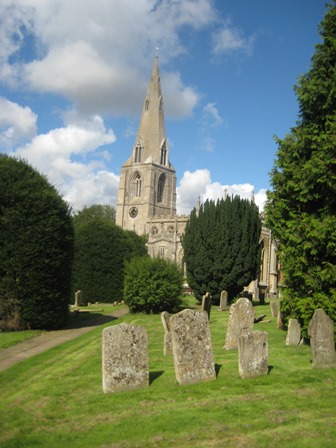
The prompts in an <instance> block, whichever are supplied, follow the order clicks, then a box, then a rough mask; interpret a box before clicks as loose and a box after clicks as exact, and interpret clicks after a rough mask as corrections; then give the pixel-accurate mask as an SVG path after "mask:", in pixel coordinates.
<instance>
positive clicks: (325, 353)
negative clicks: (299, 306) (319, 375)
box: [308, 308, 336, 369]
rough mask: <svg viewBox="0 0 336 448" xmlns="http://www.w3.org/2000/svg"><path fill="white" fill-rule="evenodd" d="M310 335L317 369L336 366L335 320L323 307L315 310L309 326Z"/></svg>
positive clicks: (314, 364)
mask: <svg viewBox="0 0 336 448" xmlns="http://www.w3.org/2000/svg"><path fill="white" fill-rule="evenodd" d="M308 336H309V337H310V346H311V350H312V357H313V367H314V368H316V369H319V368H321V369H322V368H330V367H336V354H335V342H334V322H333V321H332V319H330V317H329V316H328V315H327V314H326V313H325V312H324V310H323V309H322V308H319V309H317V310H315V311H314V315H313V317H312V319H311V321H310V322H309V326H308Z"/></svg>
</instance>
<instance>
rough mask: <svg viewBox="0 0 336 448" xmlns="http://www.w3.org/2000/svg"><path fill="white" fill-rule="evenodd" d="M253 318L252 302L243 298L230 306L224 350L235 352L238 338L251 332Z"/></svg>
mask: <svg viewBox="0 0 336 448" xmlns="http://www.w3.org/2000/svg"><path fill="white" fill-rule="evenodd" d="M254 317H255V312H254V308H253V305H252V302H251V301H250V300H249V299H247V298H245V297H242V298H241V299H239V300H237V302H236V303H234V304H233V305H231V306H230V314H229V321H228V326H227V331H226V339H225V345H224V348H225V350H237V348H238V338H239V336H241V335H244V334H248V333H251V331H253V323H254Z"/></svg>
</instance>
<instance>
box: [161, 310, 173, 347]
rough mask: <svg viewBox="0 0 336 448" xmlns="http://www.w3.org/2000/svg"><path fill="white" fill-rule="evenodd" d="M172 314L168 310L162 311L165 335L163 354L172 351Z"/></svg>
mask: <svg viewBox="0 0 336 448" xmlns="http://www.w3.org/2000/svg"><path fill="white" fill-rule="evenodd" d="M169 318H170V314H169V313H168V312H167V311H163V312H162V313H161V322H162V325H163V330H164V336H163V354H164V355H168V354H170V353H172V340H171V333H170V327H169Z"/></svg>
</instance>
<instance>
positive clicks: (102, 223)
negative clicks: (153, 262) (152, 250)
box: [73, 215, 147, 303]
mask: <svg viewBox="0 0 336 448" xmlns="http://www.w3.org/2000/svg"><path fill="white" fill-rule="evenodd" d="M86 218H87V219H85V220H82V219H75V220H74V223H75V253H74V263H73V293H74V292H75V291H77V290H81V291H82V294H83V301H84V302H86V303H87V302H95V301H104V302H114V301H119V300H122V298H123V287H124V263H125V261H126V260H130V259H131V258H132V257H134V256H145V255H147V248H146V244H145V241H144V239H143V238H142V237H140V236H138V235H136V234H135V233H134V232H130V231H125V230H123V229H121V227H119V226H117V225H116V224H114V222H112V221H111V219H110V218H109V217H104V216H98V217H97V216H95V215H93V216H91V217H88V216H87V217H86Z"/></svg>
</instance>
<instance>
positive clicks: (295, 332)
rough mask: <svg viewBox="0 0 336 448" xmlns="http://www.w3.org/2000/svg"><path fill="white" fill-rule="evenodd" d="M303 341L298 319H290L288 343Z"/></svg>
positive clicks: (293, 343)
mask: <svg viewBox="0 0 336 448" xmlns="http://www.w3.org/2000/svg"><path fill="white" fill-rule="evenodd" d="M300 341H301V327H300V324H299V322H298V320H297V319H289V322H288V330H287V337H286V345H299V344H300Z"/></svg>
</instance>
